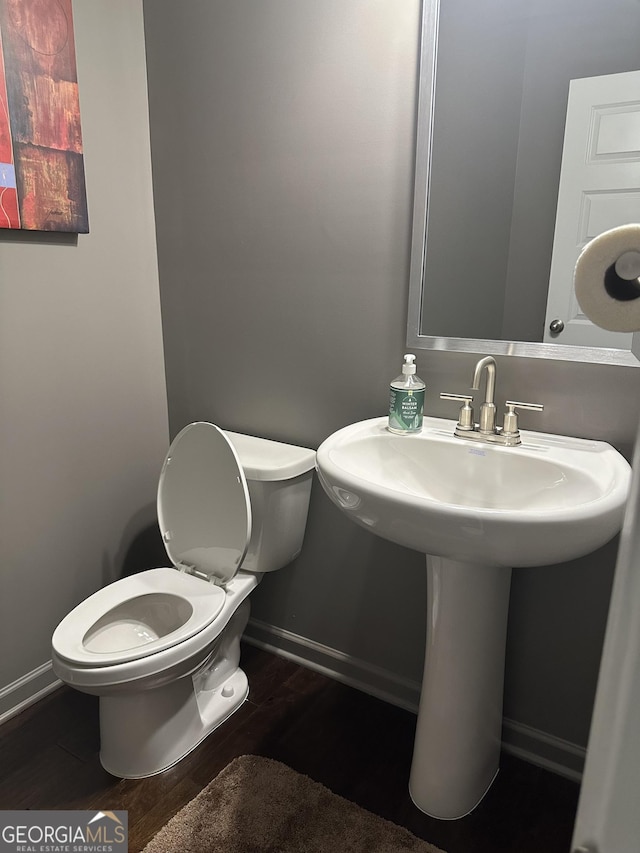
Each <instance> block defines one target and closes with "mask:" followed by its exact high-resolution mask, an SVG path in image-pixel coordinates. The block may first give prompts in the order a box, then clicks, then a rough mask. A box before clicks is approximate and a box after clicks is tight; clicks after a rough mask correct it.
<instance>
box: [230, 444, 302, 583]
mask: <svg viewBox="0 0 640 853" xmlns="http://www.w3.org/2000/svg"><path fill="white" fill-rule="evenodd" d="M225 434H226V436H227V437H228V438H229V440H230V441H231V443H232V444H233V446H234V449H235V451H236V453H237V454H238V458H239V459H240V462H241V464H242V468H243V470H244V474H245V477H246V478H247V485H248V487H249V499H250V501H251V539H250V540H249V547H248V549H247V553H246V556H245V558H244V560H243V562H242V565H241V567H240V568H241V569H242V570H243V571H248V572H273V571H275V570H276V569H282V568H283V567H284V566H286V565H288V564H289V563H290V562H291V561H292V560H293V559H295V558H296V557H297V556H298V554H299V553H300V551H301V549H302V541H303V539H304V531H305V526H306V523H307V512H308V510H309V496H310V494H311V481H312V479H313V471H314V466H315V460H316V454H315V451H314V450H309V449H308V448H306V447H296V446H295V445H292V444H284V443H282V442H280V441H271V440H269V439H266V438H257V437H255V436H252V435H244V434H241V433H237V432H229V431H227V430H225Z"/></svg>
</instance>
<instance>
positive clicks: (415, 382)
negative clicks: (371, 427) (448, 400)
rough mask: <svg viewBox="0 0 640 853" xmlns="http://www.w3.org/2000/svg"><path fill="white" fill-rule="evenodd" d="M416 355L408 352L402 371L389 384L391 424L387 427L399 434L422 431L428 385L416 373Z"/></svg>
mask: <svg viewBox="0 0 640 853" xmlns="http://www.w3.org/2000/svg"><path fill="white" fill-rule="evenodd" d="M415 360H416V357H415V355H412V354H411V353H407V355H405V357H404V364H403V365H402V373H401V375H400V376H397V377H396V378H395V379H394V380H393V382H392V383H391V384H390V386H389V424H388V427H387V429H388V430H389V431H390V432H395V433H397V434H398V435H406V434H407V433H412V432H420V430H421V429H422V417H423V412H424V392H425V388H426V385H425V384H424V382H423V381H422V379H419V378H418V377H417V376H416V375H415V373H416V366H415V364H414V362H415Z"/></svg>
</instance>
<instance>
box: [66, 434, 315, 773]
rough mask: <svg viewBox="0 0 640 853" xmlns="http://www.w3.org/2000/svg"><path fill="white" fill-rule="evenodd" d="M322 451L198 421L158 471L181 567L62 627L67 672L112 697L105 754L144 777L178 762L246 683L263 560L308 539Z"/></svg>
mask: <svg viewBox="0 0 640 853" xmlns="http://www.w3.org/2000/svg"><path fill="white" fill-rule="evenodd" d="M314 463H315V452H314V451H313V450H308V449H307V448H303V447H294V446H292V445H287V444H282V443H280V442H274V441H269V440H267V439H261V438H255V437H253V436H248V435H241V434H239V433H233V432H225V431H223V430H221V429H219V428H218V427H216V426H214V425H213V424H210V423H205V422H197V423H193V424H189V425H188V426H186V427H185V428H184V429H183V430H182V431H181V432H180V433H179V434H178V435H177V436H176V438H175V439H174V440H173V442H172V443H171V447H170V448H169V452H168V453H167V456H166V459H165V462H164V465H163V467H162V471H161V474H160V480H159V484H158V522H159V525H160V531H161V533H162V537H163V541H164V544H165V548H166V551H167V554H168V556H169V559H170V560H171V563H172V567H171V568H157V569H148V570H147V571H143V572H140V573H139V574H136V575H131V576H130V577H125V578H122V579H121V580H118V581H115V582H114V583H112V584H109V585H108V586H106V587H104V588H103V589H100V590H98V592H96V593H94V594H93V595H91V596H89V598H87V599H86V600H85V601H83V602H81V603H80V604H79V605H78V606H77V607H75V608H74V609H73V610H72V611H71V612H70V613H69V614H68V616H66V617H65V618H64V619H63V620H62V622H61V623H60V624H59V625H58V627H57V628H56V630H55V631H54V634H53V637H52V661H53V669H54V671H55V673H56V675H57V676H58V678H60V679H61V680H62V681H64V682H65V683H67V684H69V685H70V686H71V687H74V688H76V689H77V690H81V691H83V692H85V693H92V694H94V695H97V696H99V697H100V738H101V747H100V761H101V763H102V765H103V767H104V768H105V769H106V770H107V771H109V772H110V773H112V774H113V775H115V776H119V777H122V778H128V779H137V778H142V777H145V776H151V775H153V774H155V773H160V772H161V771H162V770H166V769H167V768H168V767H171V766H172V765H173V764H175V763H176V762H177V761H179V760H180V759H181V758H183V757H184V756H185V755H187V754H188V753H189V752H190V751H191V750H192V749H194V748H195V747H196V746H197V745H198V744H199V743H200V742H201V741H202V740H203V739H204V738H205V737H206V736H207V735H208V734H210V732H212V731H213V730H214V729H215V728H216V727H217V726H219V725H220V724H221V723H223V722H224V721H225V720H226V719H227V718H228V717H229V716H230V715H231V714H233V712H234V711H235V710H236V709H237V708H239V707H240V705H241V704H242V703H243V702H244V700H245V699H246V698H247V695H248V690H249V686H248V682H247V677H246V675H245V674H244V672H243V671H242V669H240V666H239V662H240V637H241V636H242V632H243V631H244V629H245V627H246V624H247V620H248V618H249V601H248V600H247V599H248V596H249V594H250V592H251V591H252V590H253V589H254V588H255V587H256V586H257V584H258V583H259V581H260V579H261V577H262V575H263V573H265V572H270V571H275V570H277V569H280V568H282V567H284V566H286V565H287V564H288V563H290V562H291V561H292V560H293V559H294V558H295V557H296V556H297V555H298V554H299V552H300V549H301V547H302V541H303V538H304V530H305V525H306V519H307V510H308V506H309V495H310V492H311V480H312V477H313V468H314Z"/></svg>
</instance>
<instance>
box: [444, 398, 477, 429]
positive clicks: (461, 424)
mask: <svg viewBox="0 0 640 853" xmlns="http://www.w3.org/2000/svg"><path fill="white" fill-rule="evenodd" d="M440 399H441V400H458V402H460V403H462V406H461V407H460V412H459V413H458V425H457V426H456V431H458V430H462V431H464V432H469V431H472V430H473V408H472V406H471V403H472V402H473V397H472V396H470V395H469V394H449V392H448V391H441V392H440Z"/></svg>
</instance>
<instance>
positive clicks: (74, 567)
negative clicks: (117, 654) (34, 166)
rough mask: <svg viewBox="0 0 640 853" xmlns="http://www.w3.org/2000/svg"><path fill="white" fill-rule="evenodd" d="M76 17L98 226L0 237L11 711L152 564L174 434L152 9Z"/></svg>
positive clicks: (114, 2)
mask: <svg viewBox="0 0 640 853" xmlns="http://www.w3.org/2000/svg"><path fill="white" fill-rule="evenodd" d="M74 23H75V30H76V49H77V62H78V76H79V81H80V100H81V115H82V130H83V138H84V150H85V167H86V179H87V181H86V183H87V193H88V204H89V219H90V222H89V224H90V229H91V232H90V233H89V234H87V235H81V236H79V237H78V238H77V239H75V238H73V237H70V236H69V235H59V234H58V235H44V234H35V233H19V232H11V233H8V232H6V231H3V232H0V401H1V415H0V540H1V541H2V571H1V573H0V584H1V589H0V648H2V650H3V653H2V655H0V717H1V716H2V714H3V712H4V713H8V711H9V710H10V709H11V708H13V707H15V706H16V705H18V704H19V703H20V702H21V701H23V700H24V699H26V698H28V697H29V696H30V695H33V694H34V693H35V692H37V690H38V689H41V688H44V687H46V685H47V684H48V683H51V681H52V675H51V673H50V672H49V671H46V670H45V671H40V669H39V668H40V667H41V666H43V665H45V666H46V662H47V661H48V660H49V659H50V643H51V634H52V631H53V629H54V628H55V626H56V625H57V623H58V622H59V621H60V619H61V618H62V617H63V616H64V615H66V613H68V612H69V610H71V608H72V607H74V606H75V605H76V604H77V603H78V602H79V601H81V600H82V599H83V598H86V596H87V595H89V594H90V593H91V592H94V591H95V590H96V589H98V588H99V587H101V586H102V585H103V584H105V583H107V582H109V581H111V580H114V579H115V578H116V577H118V576H119V575H120V574H121V572H122V571H123V569H125V568H126V567H127V565H128V566H129V567H130V568H131V566H132V560H133V562H135V561H136V559H137V557H136V554H137V556H138V557H139V558H140V559H141V560H142V559H144V554H143V553H142V552H143V551H144V550H145V548H144V547H142V548H141V545H144V542H143V541H141V540H140V539H139V537H140V534H142V533H143V532H144V531H145V530H146V528H147V527H148V526H149V524H151V523H152V522H153V520H154V518H155V489H156V484H157V477H158V472H159V470H160V466H161V464H162V460H163V458H164V454H165V453H166V447H167V441H168V420H167V403H166V389H165V381H164V364H163V357H162V335H161V323H160V299H159V290H158V272H157V257H156V245H155V229H154V217H153V199H152V191H151V156H150V150H149V127H148V109H147V92H146V68H145V54H144V40H143V38H144V34H143V26H142V4H141V2H131V0H92V2H91V3H76V4H75V7H74ZM132 549H133V550H132ZM136 549H137V550H136ZM140 567H141V566H138V568H140ZM9 650H10V653H9ZM34 671H35V674H34Z"/></svg>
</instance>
